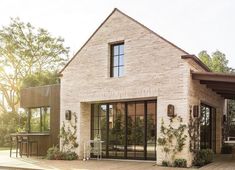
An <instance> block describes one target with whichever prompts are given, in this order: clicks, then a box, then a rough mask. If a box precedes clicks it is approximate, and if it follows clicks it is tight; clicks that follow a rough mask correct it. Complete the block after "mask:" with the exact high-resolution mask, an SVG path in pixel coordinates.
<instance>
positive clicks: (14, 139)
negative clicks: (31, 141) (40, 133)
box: [10, 136, 22, 157]
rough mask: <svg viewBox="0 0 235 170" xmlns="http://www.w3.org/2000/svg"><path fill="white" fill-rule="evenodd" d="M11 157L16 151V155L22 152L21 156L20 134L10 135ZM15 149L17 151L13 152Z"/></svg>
mask: <svg viewBox="0 0 235 170" xmlns="http://www.w3.org/2000/svg"><path fill="white" fill-rule="evenodd" d="M10 140H11V141H10V142H11V144H10V157H11V156H12V153H16V157H18V153H20V156H21V150H20V149H21V144H22V143H21V142H22V141H21V138H19V137H18V136H11V137H10ZM14 149H15V152H13V150H14Z"/></svg>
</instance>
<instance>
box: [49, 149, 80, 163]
mask: <svg viewBox="0 0 235 170" xmlns="http://www.w3.org/2000/svg"><path fill="white" fill-rule="evenodd" d="M46 159H49V160H77V159H78V155H77V154H76V153H75V152H71V151H67V152H62V151H60V149H59V148H58V147H56V146H54V147H51V148H49V149H48V150H47V155H46Z"/></svg>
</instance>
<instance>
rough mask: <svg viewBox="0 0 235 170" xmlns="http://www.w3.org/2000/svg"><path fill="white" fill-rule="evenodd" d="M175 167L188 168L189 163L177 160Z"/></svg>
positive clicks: (184, 160)
mask: <svg viewBox="0 0 235 170" xmlns="http://www.w3.org/2000/svg"><path fill="white" fill-rule="evenodd" d="M174 166H175V167H183V168H186V167H187V161H186V159H176V160H175V161H174Z"/></svg>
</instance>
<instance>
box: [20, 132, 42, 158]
mask: <svg viewBox="0 0 235 170" xmlns="http://www.w3.org/2000/svg"><path fill="white" fill-rule="evenodd" d="M33 144H35V145H36V153H32V151H33ZM24 147H25V153H23V152H22V151H23V149H24ZM20 150H21V155H26V156H27V157H29V156H31V155H33V154H34V155H37V156H38V141H37V140H32V139H30V138H29V136H23V137H22V140H21V149H20Z"/></svg>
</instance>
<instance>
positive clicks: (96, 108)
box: [93, 104, 99, 116]
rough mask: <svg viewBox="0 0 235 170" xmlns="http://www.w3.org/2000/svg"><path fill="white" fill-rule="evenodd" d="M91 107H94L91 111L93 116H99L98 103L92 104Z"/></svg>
mask: <svg viewBox="0 0 235 170" xmlns="http://www.w3.org/2000/svg"><path fill="white" fill-rule="evenodd" d="M93 109H94V111H93V114H94V116H99V105H98V104H94V105H93Z"/></svg>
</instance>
